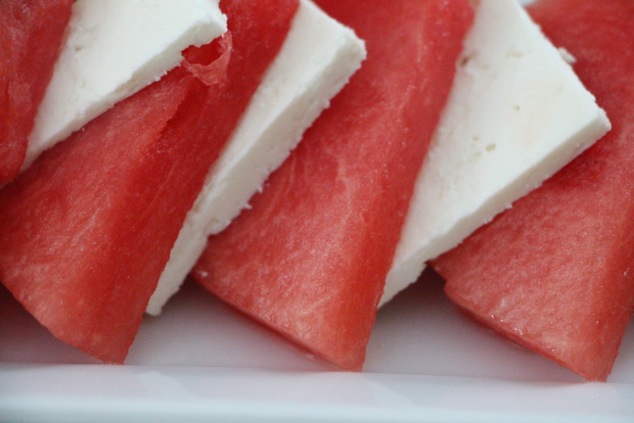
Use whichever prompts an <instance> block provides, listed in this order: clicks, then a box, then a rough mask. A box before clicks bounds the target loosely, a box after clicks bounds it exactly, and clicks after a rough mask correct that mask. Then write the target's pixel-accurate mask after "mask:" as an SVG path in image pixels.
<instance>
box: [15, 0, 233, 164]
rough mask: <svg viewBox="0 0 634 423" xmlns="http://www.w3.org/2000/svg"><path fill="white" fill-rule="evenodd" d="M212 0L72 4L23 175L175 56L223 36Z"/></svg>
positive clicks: (156, 75) (116, 0)
mask: <svg viewBox="0 0 634 423" xmlns="http://www.w3.org/2000/svg"><path fill="white" fill-rule="evenodd" d="M218 2H219V0H184V1H180V2H178V4H177V5H176V3H172V2H170V1H168V0H137V1H128V0H108V1H93V0H77V1H75V3H74V5H73V15H72V17H71V21H70V23H69V27H68V30H67V36H66V40H65V42H64V45H63V47H62V51H61V53H60V56H59V58H58V61H57V63H56V65H55V70H54V73H53V77H52V79H51V82H50V84H49V86H48V89H47V92H46V94H45V97H44V99H43V101H42V103H41V105H40V107H39V109H38V114H37V116H36V119H35V127H34V129H33V131H32V132H31V135H30V137H29V146H28V151H27V155H26V160H25V162H24V165H23V170H24V169H26V168H27V167H28V166H30V164H31V163H32V162H33V161H34V160H35V159H36V158H37V157H38V156H39V155H40V154H41V153H42V152H43V151H44V150H46V149H48V148H50V147H52V146H53V145H55V144H56V143H57V142H59V141H62V140H64V139H65V138H67V137H68V136H69V135H70V134H72V133H73V132H75V131H76V130H78V129H80V128H81V127H83V126H84V125H85V124H87V123H88V122H89V121H90V120H92V119H94V118H95V117H97V116H99V115H100V114H102V113H103V112H105V111H106V110H108V109H110V108H111V107H112V106H113V105H114V104H116V103H117V102H119V101H121V100H123V99H125V98H127V97H129V96H131V95H133V94H135V93H136V92H138V91H139V90H141V89H142V88H144V87H146V86H147V85H149V84H151V83H153V82H155V81H157V80H159V79H160V78H161V77H162V76H163V75H165V74H166V73H167V72H168V71H169V70H171V69H172V68H174V67H176V66H177V65H178V64H179V63H180V62H181V60H182V54H181V53H182V51H183V50H185V49H186V48H188V47H190V46H200V45H203V44H207V43H209V42H210V41H212V40H213V39H215V38H216V37H218V36H219V35H221V34H222V33H224V32H225V31H226V29H227V27H226V17H225V16H224V15H223V14H222V12H221V11H220V8H219V5H218Z"/></svg>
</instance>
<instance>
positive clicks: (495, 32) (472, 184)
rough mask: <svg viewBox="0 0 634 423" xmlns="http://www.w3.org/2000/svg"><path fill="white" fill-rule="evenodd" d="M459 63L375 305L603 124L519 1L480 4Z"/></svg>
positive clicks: (571, 154) (585, 143) (590, 139)
mask: <svg viewBox="0 0 634 423" xmlns="http://www.w3.org/2000/svg"><path fill="white" fill-rule="evenodd" d="M459 63H460V66H458V70H457V73H456V79H455V82H454V85H453V88H452V90H451V94H450V95H449V100H448V102H447V107H445V110H444V111H443V114H442V117H441V120H440V123H439V125H438V128H437V129H436V132H435V134H434V138H433V139H432V143H431V145H430V147H429V153H428V155H427V159H426V161H425V164H424V166H423V167H422V169H421V172H420V174H419V175H418V179H417V181H416V187H415V189H414V195H413V197H412V201H411V203H410V206H409V212H408V214H407V218H406V219H405V224H404V226H403V232H402V233H401V239H400V240H399V243H398V246H397V248H396V254H395V256H394V261H393V262H392V268H391V269H390V272H389V273H388V277H387V281H386V282H385V291H384V293H383V298H382V299H381V304H383V303H384V302H385V301H387V300H389V299H390V298H391V297H392V296H394V295H395V294H396V293H398V292H399V291H401V290H402V289H404V288H405V287H406V286H407V285H409V284H411V283H413V282H415V281H416V280H417V279H418V277H419V276H420V274H421V271H422V269H423V267H424V266H425V263H426V262H427V261H428V260H431V259H433V258H435V257H437V256H438V255H440V254H442V253H444V252H446V251H448V250H450V249H451V248H453V247H455V246H456V245H458V244H459V243H460V241H462V240H463V239H465V238H466V237H467V236H469V235H470V234H471V233H473V232H474V231H475V230H476V229H477V228H478V227H480V226H482V225H483V224H485V223H487V222H489V221H491V219H492V218H493V217H494V216H495V215H496V214H498V213H500V212H502V211H504V210H505V209H506V208H508V207H509V205H510V204H512V203H513V201H515V200H517V199H518V198H521V197H522V196H524V195H526V193H528V192H529V191H530V190H531V189H534V188H535V187H537V186H539V185H540V184H541V183H542V182H543V181H544V180H546V179H548V177H550V176H552V175H553V174H554V173H555V172H556V171H557V170H559V169H561V168H562V167H563V166H564V165H565V164H567V163H568V162H570V161H571V160H572V159H574V158H575V157H576V156H578V155H579V154H580V153H581V152H582V151H583V150H585V149H586V148H588V147H589V146H590V145H592V143H594V142H595V141H596V140H598V139H599V138H600V137H601V136H603V135H604V134H605V133H606V132H607V131H608V129H609V128H610V125H609V121H608V119H607V117H606V116H605V112H604V111H603V110H601V109H600V108H599V107H598V106H597V104H596V102H595V99H594V97H593V96H592V94H590V93H589V92H588V91H587V90H586V89H585V87H584V86H583V84H582V83H581V82H580V81H579V78H578V77H577V76H576V75H575V73H574V71H573V70H572V68H571V67H570V65H569V64H568V63H566V62H565V61H564V59H563V58H562V56H561V54H560V52H559V51H558V49H557V48H556V47H555V46H553V45H552V44H551V43H550V42H549V41H548V40H547V39H546V37H544V35H543V34H542V33H541V31H540V30H539V27H538V26H537V25H535V23H534V22H533V21H532V20H531V19H530V17H529V16H528V14H527V12H526V10H525V9H524V8H523V7H522V6H521V5H519V4H518V2H517V0H481V1H480V2H479V3H478V7H477V10H476V17H475V20H474V24H473V27H472V28H471V31H469V34H468V35H467V38H466V40H465V47H464V50H463V52H462V54H461V56H460V59H459ZM572 104H574V107H571V106H570V105H572Z"/></svg>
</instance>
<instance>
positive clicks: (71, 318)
mask: <svg viewBox="0 0 634 423" xmlns="http://www.w3.org/2000/svg"><path fill="white" fill-rule="evenodd" d="M297 6H298V3H297V0H266V1H264V0H225V1H223V2H222V3H221V7H222V8H223V10H224V12H225V13H227V15H228V17H229V22H230V23H229V29H230V35H227V36H225V38H224V39H223V40H220V41H217V42H214V43H212V44H210V45H207V46H203V47H201V48H196V49H190V50H188V51H187V52H186V53H185V57H186V60H185V62H184V63H183V65H182V66H180V67H179V68H177V69H175V70H174V71H172V72H170V73H169V74H168V75H167V76H165V77H164V78H163V79H161V80H160V81H159V82H158V83H155V84H153V85H151V86H149V87H148V88H146V89H145V90H143V91H141V92H139V93H138V94H137V95H135V96H133V97H130V98H129V99H128V100H126V101H124V102H122V103H119V104H118V105H117V106H115V107H114V108H113V109H111V110H110V111H109V112H107V113H106V114H104V115H102V116H101V117H99V118H97V119H96V120H94V121H92V122H91V123H90V124H88V125H87V126H86V127H84V128H83V129H82V130H81V131H79V132H77V133H76V134H75V135H73V136H71V137H70V139H68V140H67V141H66V142H63V143H60V144H58V145H57V146H55V147H54V148H52V149H51V150H49V151H48V152H46V153H45V154H44V155H43V156H41V158H40V159H39V160H38V161H37V162H35V163H34V164H33V166H32V167H30V168H29V169H28V170H27V171H26V172H24V173H23V174H22V175H20V176H19V177H18V178H17V179H16V180H15V181H14V182H13V183H11V184H9V185H8V186H7V187H6V188H5V189H4V190H2V191H1V192H0V233H1V234H2V236H0V279H1V280H2V281H3V282H4V284H5V285H6V287H7V288H8V289H9V290H10V291H11V292H12V293H13V295H14V296H15V297H16V298H17V299H18V300H19V301H20V302H21V303H22V304H23V305H24V306H25V308H26V309H27V310H28V311H29V312H31V313H32V314H33V315H34V316H35V317H36V318H37V319H38V320H39V321H40V322H41V323H42V324H43V325H44V326H46V327H47V328H48V329H49V330H50V331H51V332H52V333H53V334H54V335H55V336H57V337H58V338H60V339H62V340H64V341H66V342H68V343H70V344H72V345H74V346H76V347H78V348H80V349H82V350H84V351H86V352H88V353H89V354H91V355H93V356H95V357H97V358H99V359H101V360H103V361H106V362H115V363H119V362H122V361H123V360H124V358H125V356H126V353H127V350H128V348H129V346H130V344H131V343H132V341H133V339H134V336H135V334H136V332H137V330H138V327H139V325H140V323H141V319H142V316H143V313H144V311H145V308H146V306H147V303H148V300H149V298H150V295H151V294H152V292H153V291H154V289H155V287H156V283H157V281H158V278H159V276H160V274H161V272H162V270H163V267H164V266H165V263H166V262H167V261H168V258H169V254H170V250H171V248H172V245H173V244H174V241H175V240H176V237H177V235H178V232H179V230H180V228H181V226H182V224H183V220H184V218H185V215H186V213H187V211H188V210H189V209H190V208H191V206H192V204H193V202H194V199H195V198H196V196H197V195H198V192H199V190H200V188H201V186H202V184H203V181H204V178H205V176H206V174H207V172H208V170H209V168H210V166H211V164H212V163H213V162H214V160H215V159H216V157H217V156H218V154H219V150H220V149H221V148H222V146H223V145H224V142H225V141H226V140H227V139H228V137H229V135H230V134H231V132H232V131H233V128H234V127H235V126H236V124H237V122H238V120H239V118H240V116H241V114H242V112H243V111H244V109H245V108H246V106H247V104H248V103H249V100H250V98H251V95H252V93H253V92H254V91H255V89H256V88H257V86H258V84H259V81H260V80H261V77H262V75H263V73H264V72H265V70H266V69H267V67H268V65H269V63H270V62H271V61H272V59H273V58H274V57H275V56H276V54H277V51H278V50H279V48H280V47H281V45H282V43H283V41H284V39H285V36H286V33H287V32H288V29H289V26H290V22H291V20H292V17H293V16H294V13H295V11H296V9H297Z"/></svg>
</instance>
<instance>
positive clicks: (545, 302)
mask: <svg viewBox="0 0 634 423" xmlns="http://www.w3.org/2000/svg"><path fill="white" fill-rule="evenodd" d="M530 12H531V14H532V15H533V17H534V18H535V19H536V21H537V22H538V23H539V24H540V25H541V26H542V28H543V30H544V31H545V33H546V35H547V36H549V37H550V38H551V39H552V41H553V42H554V44H555V45H558V46H563V47H565V48H566V49H567V50H568V51H569V52H570V53H571V54H572V55H573V56H574V57H575V64H574V68H575V70H576V71H577V73H578V74H579V76H580V78H581V79H582V81H583V82H584V83H585V85H586V86H587V87H588V89H589V90H590V91H591V92H593V93H595V94H596V96H597V100H598V102H599V104H600V105H602V106H603V107H604V108H605V110H606V111H607V113H608V116H609V117H610V119H611V121H612V124H613V129H612V132H611V133H609V134H608V135H607V136H605V137H604V138H603V139H602V140H600V141H599V142H598V143H597V144H596V145H595V146H594V147H592V148H591V149H590V150H588V151H587V152H586V153H584V154H583V155H582V156H580V157H579V158H578V159H577V160H575V161H574V162H573V163H572V164H570V165H569V166H568V167H566V168H564V170H562V171H561V172H560V173H558V174H557V175H556V176H555V177H553V178H552V179H551V180H549V181H548V182H546V183H545V184H544V185H543V186H542V187H541V188H540V189H538V190H536V191H534V192H533V193H531V194H529V195H528V196H527V197H525V198H523V199H522V200H520V201H518V202H517V203H516V204H514V205H513V208H512V209H510V210H508V211H507V212H506V213H504V214H503V215H501V216H499V217H498V218H497V219H495V220H494V221H493V222H492V223H491V224H489V225H488V226H486V227H484V228H482V229H481V230H479V231H478V232H477V233H475V234H474V235H473V236H472V237H471V238H469V239H468V240H467V241H465V242H464V243H463V244H462V245H461V246H459V247H458V248H457V249H455V250H453V251H451V252H449V253H447V254H445V255H444V256H441V257H440V258H439V259H438V260H436V261H435V263H434V267H435V268H436V270H438V271H439V272H440V273H441V274H442V275H443V276H444V277H445V278H446V279H447V286H446V291H447V293H448V294H449V296H450V297H451V298H452V299H453V300H454V301H455V302H456V303H457V304H458V305H459V306H461V307H462V308H464V309H465V310H467V311H468V313H470V314H472V315H474V316H475V317H476V318H477V319H479V320H481V321H483V322H485V323H486V324H488V325H490V326H491V327H493V328H494V329H495V330H497V331H499V332H501V333H503V334H505V335H507V336H508V337H510V338H511V339H514V340H516V341H518V342H519V343H520V344H522V345H525V346H527V347H528V348H530V349H532V350H535V351H537V352H539V353H541V354H543V355H545V356H547V357H550V358H551V359H553V360H555V361H557V362H559V363H561V364H562V365H564V366H566V367H568V368H570V369H571V370H573V371H574V372H576V373H578V374H579V375H581V376H583V377H584V378H586V379H588V380H605V379H606V378H607V376H608V375H609V373H610V371H611V369H612V366H613V363H614V360H615V358H616V355H617V352H618V347H619V345H620V343H621V338H622V336H623V333H624V330H625V327H626V325H627V323H628V321H629V320H630V317H631V314H632V308H633V307H634V272H632V266H633V264H634V123H633V122H634V77H633V76H632V69H634V49H632V40H633V39H634V25H632V20H634V2H632V1H630V0H610V1H598V0H587V1H583V2H578V1H574V0H540V1H537V2H536V3H535V4H534V5H533V6H531V7H530Z"/></svg>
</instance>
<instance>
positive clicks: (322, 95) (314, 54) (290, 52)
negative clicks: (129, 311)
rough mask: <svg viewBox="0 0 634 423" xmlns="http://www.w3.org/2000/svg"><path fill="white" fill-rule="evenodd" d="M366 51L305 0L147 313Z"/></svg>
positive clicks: (176, 284) (157, 307) (174, 287)
mask: <svg viewBox="0 0 634 423" xmlns="http://www.w3.org/2000/svg"><path fill="white" fill-rule="evenodd" d="M365 56H366V50H365V45H364V43H363V41H362V40H360V39H359V38H358V37H357V36H356V35H355V34H354V32H353V31H352V30H351V29H349V28H347V27H345V26H343V25H341V24H340V23H338V22H337V21H335V20H334V19H332V18H330V17H329V16H328V15H326V14H325V13H324V12H323V11H321V10H320V9H319V8H318V7H317V6H316V5H314V4H313V3H312V2H310V1H308V0H300V7H299V9H298V12H297V15H296V16H295V18H294V20H293V23H292V26H291V29H290V31H289V34H288V36H287V39H286V41H285V42H284V45H283V46H282V49H281V51H280V53H279V54H278V56H277V57H276V59H275V61H274V62H273V64H272V65H271V67H270V68H269V69H268V70H267V72H266V75H265V77H264V79H263V81H262V84H261V85H260V86H259V88H258V89H257V91H256V93H255V94H254V96H253V99H252V101H251V103H250V105H249V107H248V109H247V110H246V112H245V114H244V115H243V117H242V118H241V121H240V123H239V125H238V127H237V128H236V131H235V132H234V133H233V134H232V136H231V139H230V140H229V142H228V143H227V146H226V147H225V150H224V151H223V152H222V153H221V156H220V158H219V159H218V161H217V162H216V164H215V165H214V166H213V167H212V169H211V170H210V173H209V174H208V176H207V180H206V182H205V186H204V187H203V189H202V190H201V193H200V195H199V197H198V199H197V200H196V202H195V204H194V206H193V208H192V210H191V211H190V212H189V214H188V215H187V217H186V220H185V223H184V225H183V228H182V229H181V232H180V234H179V236H178V239H177V241H176V243H175V244H174V247H173V249H172V252H171V254H170V260H169V262H168V263H167V265H166V267H165V269H164V271H163V274H162V275H161V278H160V280H159V282H158V286H157V289H156V290H155V292H154V294H153V296H152V298H151V299H150V302H149V304H148V308H147V313H149V314H151V315H158V314H160V312H161V310H162V307H163V306H164V304H165V303H166V302H167V301H168V300H169V298H170V297H171V296H172V295H174V294H175V293H176V292H177V291H178V290H179V288H180V286H181V284H182V283H183V281H184V280H185V278H186V276H187V274H188V273H189V272H190V271H191V269H192V268H193V266H194V265H195V264H196V261H197V260H198V257H200V255H201V254H202V252H203V251H204V248H205V246H206V245H207V238H208V237H209V236H210V235H214V234H217V233H219V232H221V231H222V230H223V229H225V228H226V227H227V226H228V225H229V223H230V222H231V221H232V220H233V219H234V218H235V217H236V216H237V215H238V214H239V213H240V211H241V210H243V209H244V208H247V207H248V201H249V199H250V198H251V197H252V196H253V194H255V193H256V192H257V191H258V190H261V189H262V186H263V184H264V181H265V180H266V178H267V177H268V176H269V174H270V173H271V172H273V171H274V170H275V169H276V168H278V167H279V166H280V165H281V164H282V162H283V161H284V160H285V159H286V158H287V157H288V155H289V154H290V152H291V151H292V150H293V149H294V148H295V147H296V146H297V144H298V143H299V142H300V140H301V138H302V135H303V133H304V132H305V130H306V129H308V127H310V126H311V125H312V123H313V122H314V121H315V119H317V117H318V116H319V115H320V114H321V112H322V111H323V110H324V109H326V108H327V107H328V106H329V105H330V100H331V99H332V98H333V97H334V96H335V95H336V94H337V93H338V92H339V91H340V90H341V89H342V88H343V87H344V86H345V85H346V83H347V82H348V81H349V79H350V77H351V76H352V75H353V74H354V73H355V72H356V71H357V70H358V69H359V68H360V66H361V63H362V61H363V60H364V59H365Z"/></svg>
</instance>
